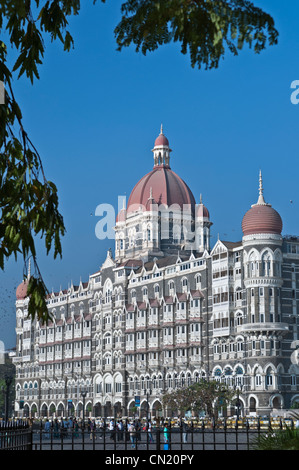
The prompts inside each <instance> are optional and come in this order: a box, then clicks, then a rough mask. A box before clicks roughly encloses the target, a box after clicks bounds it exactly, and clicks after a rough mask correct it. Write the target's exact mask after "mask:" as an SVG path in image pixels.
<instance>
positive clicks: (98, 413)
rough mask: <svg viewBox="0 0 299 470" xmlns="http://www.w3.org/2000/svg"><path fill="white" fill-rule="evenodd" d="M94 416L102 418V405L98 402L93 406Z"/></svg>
mask: <svg viewBox="0 0 299 470" xmlns="http://www.w3.org/2000/svg"><path fill="white" fill-rule="evenodd" d="M94 415H95V417H100V416H102V405H101V403H99V402H97V403H96V404H95V405H94Z"/></svg>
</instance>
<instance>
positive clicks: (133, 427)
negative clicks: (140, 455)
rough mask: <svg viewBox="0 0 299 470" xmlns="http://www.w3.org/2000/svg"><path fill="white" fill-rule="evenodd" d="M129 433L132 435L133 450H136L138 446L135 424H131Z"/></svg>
mask: <svg viewBox="0 0 299 470" xmlns="http://www.w3.org/2000/svg"><path fill="white" fill-rule="evenodd" d="M129 433H130V439H131V448H132V449H135V446H136V429H135V426H134V423H130V424H129Z"/></svg>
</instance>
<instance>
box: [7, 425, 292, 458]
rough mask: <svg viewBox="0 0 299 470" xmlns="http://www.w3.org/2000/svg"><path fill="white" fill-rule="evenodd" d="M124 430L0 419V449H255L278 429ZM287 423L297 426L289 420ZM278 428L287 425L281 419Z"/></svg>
mask: <svg viewBox="0 0 299 470" xmlns="http://www.w3.org/2000/svg"><path fill="white" fill-rule="evenodd" d="M124 424H125V428H124V430H123V431H119V430H118V429H114V430H109V429H108V427H104V428H98V427H94V428H90V427H89V426H87V425H86V424H85V425H83V423H80V425H79V426H71V427H67V428H63V427H62V426H61V425H60V424H59V426H55V425H54V423H53V422H52V423H50V426H48V428H47V427H46V428H45V422H44V421H40V422H39V423H38V422H35V423H33V424H32V423H30V424H29V423H27V422H20V421H18V422H11V423H7V424H6V423H2V424H1V423H0V450H99V451H101V450H102V451H118V450H119V451H132V452H134V451H135V450H138V451H150V452H155V453H159V452H162V451H177V452H180V451H184V452H193V451H203V450H228V451H232V450H253V449H254V446H253V444H254V443H255V442H256V441H257V439H258V438H259V437H260V436H261V435H262V434H265V433H269V432H273V431H274V432H275V429H273V428H272V426H271V423H270V424H269V425H268V426H266V425H264V424H263V422H261V421H259V420H258V421H257V422H255V423H254V424H253V423H252V422H250V421H243V422H242V424H241V425H240V424H239V423H238V421H236V422H235V424H234V425H233V426H232V425H231V424H229V425H227V423H226V421H224V422H222V423H221V424H219V423H216V422H215V421H213V422H211V423H209V424H208V425H207V424H206V423H205V422H203V423H202V424H201V425H199V426H190V427H188V428H185V427H182V426H181V427H179V426H173V427H172V426H171V425H168V426H167V427H165V426H156V427H154V428H153V429H152V431H151V432H148V431H146V430H142V429H140V430H138V431H136V430H135V431H134V432H129V431H128V428H127V423H124ZM288 426H290V427H294V422H293V421H290V422H289V423H288ZM276 429H285V423H284V422H283V421H280V422H279V423H278V424H277V428H276Z"/></svg>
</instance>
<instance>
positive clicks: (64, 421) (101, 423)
mask: <svg viewBox="0 0 299 470" xmlns="http://www.w3.org/2000/svg"><path fill="white" fill-rule="evenodd" d="M161 424H162V426H161V429H162V430H163V440H164V445H165V449H167V448H168V443H169V441H170V426H169V423H168V422H164V423H163V422H162V423H161ZM181 425H182V429H183V437H184V441H185V440H186V437H185V436H187V429H186V430H185V423H184V422H182V424H181ZM154 426H155V425H154V424H153V423H152V421H151V419H147V420H146V421H141V420H140V419H132V420H129V419H114V418H111V419H109V420H108V421H107V420H106V419H102V418H99V419H95V418H93V419H91V418H88V420H87V421H86V422H84V421H83V420H78V419H77V418H61V419H60V420H58V418H55V419H54V420H53V421H49V419H46V421H45V424H44V429H43V435H44V438H45V439H49V438H50V437H51V433H52V437H54V438H67V437H68V436H69V435H72V437H73V438H78V437H79V432H80V430H81V431H82V430H84V431H85V430H86V431H87V434H88V435H89V437H90V439H91V440H93V439H99V440H102V439H107V438H108V439H111V440H113V441H114V442H115V441H116V440H117V442H122V441H130V442H131V448H132V449H134V448H136V445H137V444H138V442H141V434H142V433H146V436H147V442H148V443H154V433H153V428H154ZM104 434H105V435H104Z"/></svg>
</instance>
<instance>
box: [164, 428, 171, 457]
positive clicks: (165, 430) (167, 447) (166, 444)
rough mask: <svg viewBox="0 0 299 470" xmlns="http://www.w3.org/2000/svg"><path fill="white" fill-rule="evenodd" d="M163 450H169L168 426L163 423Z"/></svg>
mask: <svg viewBox="0 0 299 470" xmlns="http://www.w3.org/2000/svg"><path fill="white" fill-rule="evenodd" d="M163 433H164V450H169V441H170V430H169V425H168V424H167V423H164V429H163Z"/></svg>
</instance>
